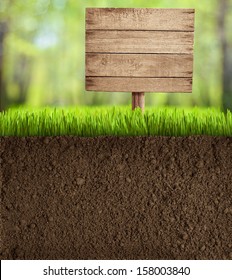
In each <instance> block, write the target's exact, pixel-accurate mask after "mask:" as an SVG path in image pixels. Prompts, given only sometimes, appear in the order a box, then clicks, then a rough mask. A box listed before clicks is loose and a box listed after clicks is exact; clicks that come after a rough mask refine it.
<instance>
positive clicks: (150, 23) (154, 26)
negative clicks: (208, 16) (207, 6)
mask: <svg viewBox="0 0 232 280" xmlns="http://www.w3.org/2000/svg"><path fill="white" fill-rule="evenodd" d="M194 13H195V11H194V9H151V8H87V9H86V29H92V30H93V29H100V30H105V29H107V30H176V31H193V30H194Z"/></svg>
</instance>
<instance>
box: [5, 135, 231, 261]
mask: <svg viewBox="0 0 232 280" xmlns="http://www.w3.org/2000/svg"><path fill="white" fill-rule="evenodd" d="M0 156H1V159H0V160H1V173H0V183H1V185H2V186H1V225H0V226H1V247H0V257H1V259H232V138H222V137H220V138H213V137H189V138H174V137H172V138H169V137H150V138H148V137H134V138H129V137H128V138H117V137H100V138H78V137H50V138H44V137H31V138H15V137H2V138H0Z"/></svg>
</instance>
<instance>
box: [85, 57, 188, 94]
mask: <svg viewBox="0 0 232 280" xmlns="http://www.w3.org/2000/svg"><path fill="white" fill-rule="evenodd" d="M192 69H193V56H192V55H178V54H172V55H168V54H87V55H86V76H101V77H103V76H106V77H107V76H108V77H109V76H110V77H112V76H113V77H192ZM137 91H138V90H137Z"/></svg>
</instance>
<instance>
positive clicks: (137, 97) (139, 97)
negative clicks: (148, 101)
mask: <svg viewBox="0 0 232 280" xmlns="http://www.w3.org/2000/svg"><path fill="white" fill-rule="evenodd" d="M144 104H145V95H144V92H132V110H134V109H135V108H137V107H139V108H141V110H142V112H144Z"/></svg>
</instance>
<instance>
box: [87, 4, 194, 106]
mask: <svg viewBox="0 0 232 280" xmlns="http://www.w3.org/2000/svg"><path fill="white" fill-rule="evenodd" d="M193 42H194V10H193V9H148V8H137V9H131V8H128V9H127V8H87V9H86V90H89V91H109V92H112V91H113V92H115V91H117V92H132V108H133V109H134V108H135V107H137V106H139V107H141V108H142V109H143V107H144V92H192V75H193Z"/></svg>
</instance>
